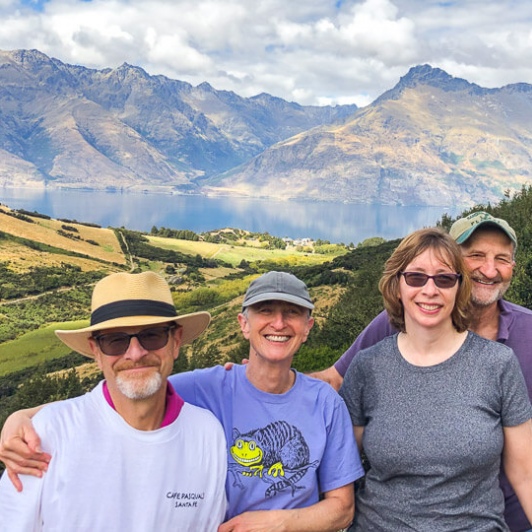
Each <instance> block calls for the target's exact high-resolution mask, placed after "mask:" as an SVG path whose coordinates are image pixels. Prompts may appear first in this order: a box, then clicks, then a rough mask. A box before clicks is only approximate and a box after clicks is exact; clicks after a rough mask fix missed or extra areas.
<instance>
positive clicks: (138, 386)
mask: <svg viewBox="0 0 532 532" xmlns="http://www.w3.org/2000/svg"><path fill="white" fill-rule="evenodd" d="M162 384H163V378H162V375H161V374H160V373H159V372H155V373H152V374H151V375H150V376H149V377H145V378H143V379H128V378H124V376H123V375H120V373H119V374H118V375H117V376H116V386H117V387H118V389H119V390H120V392H121V393H122V394H123V395H125V396H126V397H127V398H128V399H132V400H139V399H147V398H148V397H151V396H152V395H154V394H155V393H156V392H158V391H159V390H160V388H161V386H162Z"/></svg>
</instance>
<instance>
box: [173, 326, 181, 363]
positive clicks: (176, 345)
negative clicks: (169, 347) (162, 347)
mask: <svg viewBox="0 0 532 532" xmlns="http://www.w3.org/2000/svg"><path fill="white" fill-rule="evenodd" d="M172 333H173V336H174V352H173V355H174V360H177V358H178V357H179V348H180V347H181V339H182V338H183V327H179V326H178V327H176V328H175V329H174V330H173V331H172Z"/></svg>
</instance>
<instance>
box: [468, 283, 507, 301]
mask: <svg viewBox="0 0 532 532" xmlns="http://www.w3.org/2000/svg"><path fill="white" fill-rule="evenodd" d="M508 288H510V282H507V283H501V285H500V287H499V289H498V290H497V291H496V292H494V293H493V294H492V295H491V296H490V297H489V298H487V299H486V298H478V297H477V296H476V295H475V289H474V288H473V290H471V303H472V304H473V306H474V307H489V306H490V305H492V304H493V303H496V302H497V301H499V300H500V299H502V298H503V296H504V294H506V291H507V290H508ZM481 290H482V289H480V290H479V293H481Z"/></svg>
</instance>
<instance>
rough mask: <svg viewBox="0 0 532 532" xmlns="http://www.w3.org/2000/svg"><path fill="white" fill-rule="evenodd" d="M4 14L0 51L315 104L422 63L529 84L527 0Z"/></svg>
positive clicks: (380, 86)
mask: <svg viewBox="0 0 532 532" xmlns="http://www.w3.org/2000/svg"><path fill="white" fill-rule="evenodd" d="M0 17H1V20H2V24H1V25H0V49H2V50H13V49H18V48H26V49H29V48H36V49H38V50H40V51H42V52H44V53H46V54H47V55H49V56H52V57H56V58H58V59H60V60H61V61H63V62H65V63H72V64H80V65H84V66H87V67H90V68H108V67H110V68H115V67H118V66H120V65H121V64H122V63H124V62H127V63H130V64H132V65H137V66H140V67H142V68H144V69H145V70H146V71H147V72H148V73H150V74H163V75H166V76H168V77H171V78H173V79H180V80H183V81H188V82H190V83H192V84H194V85H197V84H199V83H202V82H203V81H207V82H209V83H210V84H211V85H212V86H213V87H215V88H216V89H224V90H233V91H235V92H236V93H238V94H240V95H242V96H253V95H255V94H258V93H260V92H268V93H270V94H273V95H275V96H279V97H281V98H284V99H286V100H291V101H296V102H299V103H301V104H307V105H308V104H312V105H323V104H336V103H356V104H358V105H366V104H368V103H370V102H371V101H373V100H374V99H375V98H377V97H378V96H379V95H380V94H382V93H383V92H384V91H386V90H388V89H390V88H391V87H393V86H394V85H395V84H396V83H397V82H398V80H399V78H400V77H401V76H403V75H405V74H406V72H407V71H408V69H409V68H410V67H411V66H415V65H419V64H425V63H428V64H430V65H432V66H434V67H440V68H442V69H444V70H445V71H446V72H448V73H449V74H451V75H453V76H458V77H462V78H465V79H467V80H468V81H471V82H474V83H477V84H479V85H481V86H483V87H501V86H503V85H506V84H509V83H516V82H527V83H532V2H530V1H529V0H508V1H506V2H501V1H500V0H497V1H495V0H461V1H436V0H360V1H354V0H290V1H289V2H287V1H286V0H261V2H253V1H250V0H88V1H87V0H0Z"/></svg>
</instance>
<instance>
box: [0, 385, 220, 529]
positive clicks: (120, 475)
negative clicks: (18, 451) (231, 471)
mask: <svg viewBox="0 0 532 532" xmlns="http://www.w3.org/2000/svg"><path fill="white" fill-rule="evenodd" d="M34 425H35V428H36V430H37V432H38V434H40V436H41V440H42V448H43V449H44V450H45V451H47V452H50V453H51V454H52V460H51V462H50V465H49V469H48V472H47V473H46V474H45V475H44V477H43V478H42V479H38V478H35V477H31V476H23V478H22V481H23V484H24V490H23V491H22V493H18V492H16V490H15V489H14V487H13V486H12V484H11V482H10V481H9V479H8V478H7V475H4V476H3V477H2V479H1V480H0V531H1V532H22V531H24V532H26V531H57V532H67V531H68V532H72V531H76V532H78V531H79V532H81V531H87V532H98V531H106V532H107V531H117V532H122V531H126V530H127V531H128V532H135V531H138V532H152V531H155V530H157V531H158V532H164V531H172V532H188V531H190V532H203V531H205V532H208V531H216V530H217V528H218V525H219V524H220V523H221V522H222V521H223V519H224V515H225V511H226V496H225V489H224V488H225V477H226V466H227V456H226V448H227V447H226V442H225V437H224V433H223V430H222V427H221V426H220V423H219V422H218V421H217V420H216V418H215V417H214V416H213V415H212V414H211V413H210V412H208V411H207V410H204V409H201V408H198V407H195V406H192V405H190V404H188V403H185V404H184V405H183V407H182V409H181V412H180V414H179V416H178V418H177V419H176V420H175V421H174V422H173V423H171V424H170V425H168V426H166V427H163V428H160V429H158V430H154V431H140V430H136V429H134V428H133V427H131V426H130V425H128V424H127V423H126V422H125V421H124V419H123V418H122V417H121V416H120V415H119V414H118V413H117V412H116V411H115V410H113V409H112V408H111V407H110V406H109V404H108V403H107V401H106V400H105V398H104V395H103V392H102V383H100V384H99V385H98V386H97V387H96V388H95V389H94V390H93V391H91V392H89V393H87V394H85V395H83V396H81V397H77V398H75V399H71V400H68V401H62V402H58V403H54V404H51V405H48V406H46V407H45V408H43V409H42V410H41V411H40V412H39V414H37V415H36V416H35V418H34Z"/></svg>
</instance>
